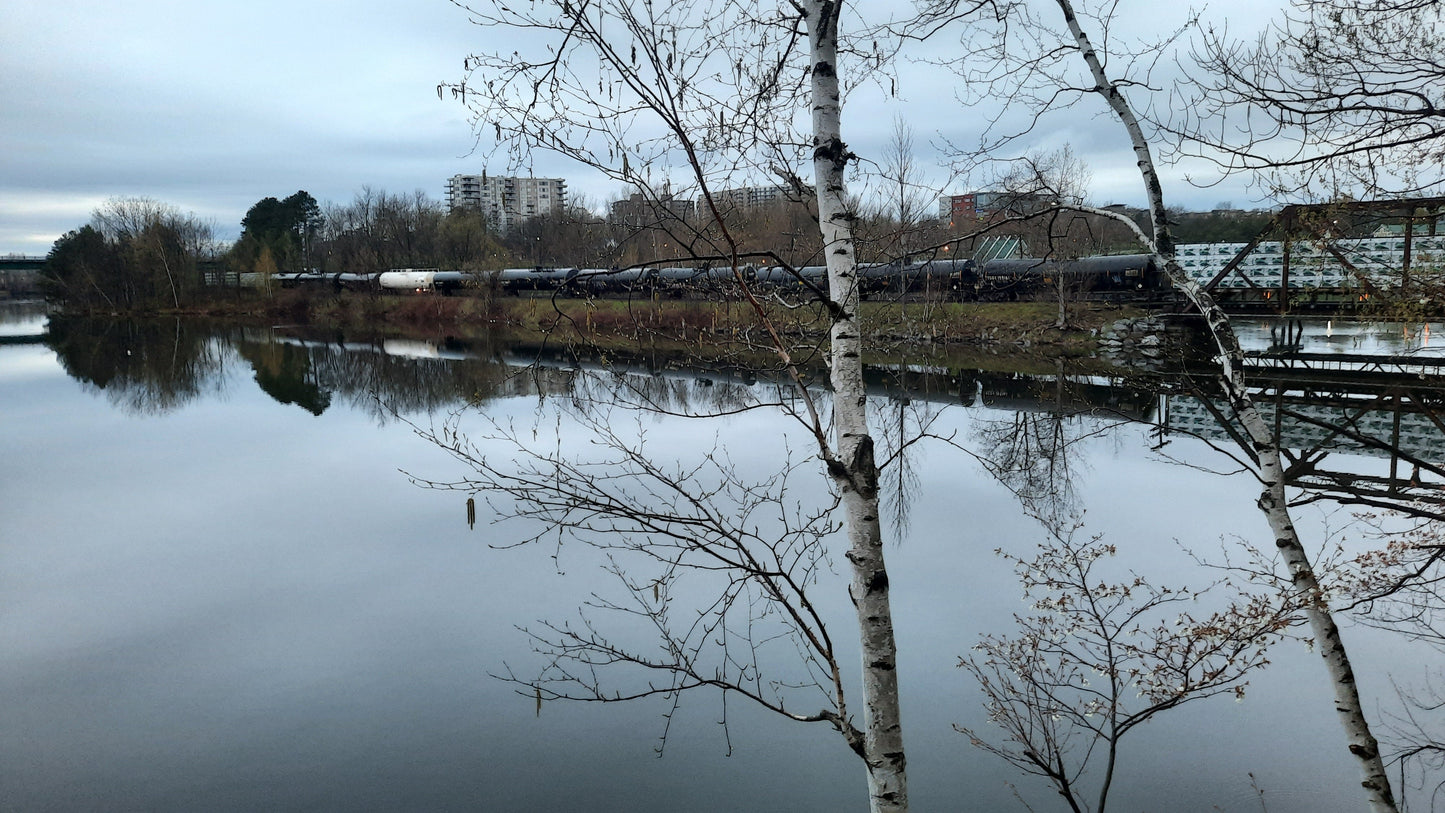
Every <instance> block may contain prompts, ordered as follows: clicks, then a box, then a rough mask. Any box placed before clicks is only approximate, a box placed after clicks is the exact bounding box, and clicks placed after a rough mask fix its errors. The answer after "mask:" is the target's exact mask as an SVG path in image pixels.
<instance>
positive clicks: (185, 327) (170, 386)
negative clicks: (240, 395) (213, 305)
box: [46, 316, 224, 415]
mask: <svg viewBox="0 0 1445 813" xmlns="http://www.w3.org/2000/svg"><path fill="white" fill-rule="evenodd" d="M212 336H213V332H212V331H211V330H209V329H207V328H206V327H204V326H202V325H199V324H197V323H195V322H191V321H188V320H183V319H167V320H138V319H109V320H99V319H83V318H72V317H63V316H53V317H51V319H50V332H49V336H48V338H47V340H46V342H47V344H48V345H49V346H50V348H51V349H52V350H54V351H55V354H56V356H57V357H58V358H59V360H60V364H61V366H62V367H64V368H65V371H66V373H67V374H69V375H70V376H71V377H72V378H75V379H76V380H78V381H81V382H84V383H85V384H87V385H89V386H91V387H94V388H95V389H96V390H99V391H101V392H103V393H104V394H105V395H106V397H107V399H109V400H110V402H111V403H112V404H114V405H115V406H117V407H119V408H120V409H123V410H125V411H127V412H132V413H137V414H148V415H153V414H160V413H164V412H169V411H171V410H174V409H178V408H180V407H182V406H185V405H186V404H188V403H190V402H192V401H193V400H195V399H196V398H197V397H199V396H200V395H202V394H203V393H205V392H208V391H214V390H216V389H219V388H220V386H221V382H222V377H221V371H222V369H223V355H224V354H223V352H222V346H221V345H220V344H218V343H217V342H215V341H213V339H212Z"/></svg>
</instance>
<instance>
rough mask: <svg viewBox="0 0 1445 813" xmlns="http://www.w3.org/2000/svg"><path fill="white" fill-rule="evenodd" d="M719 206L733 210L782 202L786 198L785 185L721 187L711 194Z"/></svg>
mask: <svg viewBox="0 0 1445 813" xmlns="http://www.w3.org/2000/svg"><path fill="white" fill-rule="evenodd" d="M713 199H714V200H716V201H717V204H718V206H719V207H721V208H723V209H730V210H733V211H737V210H740V209H742V210H747V209H757V208H760V207H763V206H771V205H773V204H776V203H784V202H786V201H787V200H788V188H787V187H786V186H744V187H739V188H737V189H722V190H719V191H717V192H716V193H714V194H713Z"/></svg>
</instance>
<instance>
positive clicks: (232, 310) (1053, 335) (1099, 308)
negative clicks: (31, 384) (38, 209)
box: [135, 290, 1142, 355]
mask: <svg viewBox="0 0 1445 813" xmlns="http://www.w3.org/2000/svg"><path fill="white" fill-rule="evenodd" d="M1059 314H1060V308H1059V303H1058V302H982V303H980V302H925V301H894V300H880V301H870V302H865V303H863V306H862V319H861V322H862V325H863V329H864V330H865V332H866V334H867V336H868V338H869V340H870V344H871V345H872V346H873V347H875V348H879V349H882V350H886V351H891V350H894V349H899V350H906V349H908V348H946V347H959V348H967V347H972V348H994V349H1000V350H1008V351H1010V352H1015V351H1020V350H1031V349H1032V350H1038V351H1039V352H1048V353H1052V354H1057V353H1065V354H1079V355H1083V354H1088V353H1092V352H1094V351H1095V350H1096V349H1097V348H1098V343H1099V341H1100V339H1101V337H1104V336H1105V335H1106V334H1107V332H1108V330H1109V329H1110V325H1112V324H1114V323H1116V322H1118V321H1120V320H1127V319H1133V318H1137V317H1139V316H1141V315H1142V311H1139V310H1137V309H1134V308H1128V307H1119V306H1114V305H1109V304H1106V303H1097V302H1080V303H1068V304H1066V306H1065V308H1064V315H1065V323H1064V326H1063V327H1059ZM135 315H189V316H204V317H209V318H221V319H235V320H238V321H243V322H248V323H253V324H268V323H269V324H285V325H306V326H311V327H316V328H335V329H337V330H342V331H346V332H348V333H356V332H360V331H369V332H375V333H385V334H392V335H400V336H410V337H417V338H440V337H447V336H455V337H467V336H476V335H480V334H484V333H486V334H493V335H502V336H507V337H512V338H516V339H519V340H523V341H531V340H536V339H540V338H548V339H551V340H554V341H563V342H585V343H590V344H599V345H604V346H605V345H608V344H617V345H619V346H621V345H634V346H635V345H636V344H637V343H639V342H644V343H647V344H649V345H653V346H662V345H675V346H678V347H694V346H707V347H712V348H719V349H721V348H728V347H731V348H733V349H745V348H763V347H765V346H766V345H767V344H768V342H769V335H770V333H772V332H776V333H777V334H778V335H779V336H781V337H783V338H784V340H785V341H788V342H797V343H799V344H802V345H806V344H821V343H822V342H823V341H825V340H826V336H827V331H828V322H827V315H826V312H825V311H824V309H823V308H821V307H818V306H813V305H796V304H790V303H785V302H783V301H781V300H776V299H774V300H767V301H765V302H764V314H763V315H760V314H759V313H758V312H757V310H756V309H755V308H754V307H753V306H752V305H751V304H749V303H747V302H744V301H721V302H712V301H687V300H674V299H653V298H638V299H584V298H562V297H548V296H536V297H479V296H376V295H369V294H359V293H347V292H343V293H340V294H318V293H316V292H311V291H300V290H286V291H278V292H276V293H275V294H274V295H271V296H255V295H250V296H246V295H240V296H227V297H218V298H215V299H212V300H210V301H207V302H203V303H197V304H195V305H193V306H190V307H185V308H181V309H173V310H168V311H164V312H159V313H149V314H135Z"/></svg>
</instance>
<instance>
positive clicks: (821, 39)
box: [801, 0, 908, 811]
mask: <svg viewBox="0 0 1445 813" xmlns="http://www.w3.org/2000/svg"><path fill="white" fill-rule="evenodd" d="M801 8H802V10H803V15H804V18H805V20H804V21H805V22H806V24H807V27H808V43H809V46H810V51H809V57H810V58H809V64H810V66H811V76H812V88H811V93H812V105H813V146H814V154H813V172H814V183H815V184H816V187H817V193H818V222H819V227H820V229H821V231H822V237H823V251H824V254H825V255H826V257H827V264H828V290H829V292H830V297H831V299H832V306H833V326H832V332H831V336H830V338H831V344H830V357H829V373H830V376H831V379H832V384H833V416H834V417H833V421H834V426H835V431H836V433H837V453H836V456H835V457H834V458H833V459H831V460H829V461H828V470H829V474H830V475H831V476H832V477H833V479H834V480H835V481H836V482H837V483H838V486H839V488H840V489H841V491H842V495H843V506H844V512H845V518H846V521H847V529H848V543H849V548H848V562H849V563H850V564H851V565H852V569H853V581H852V587H851V590H850V592H851V595H852V598H853V604H854V607H855V608H856V609H857V613H858V630H859V636H860V639H861V643H862V656H863V702H864V707H865V708H864V726H863V732H864V742H863V744H862V751H861V753H862V756H863V759H864V761H865V762H866V763H867V765H868V795H869V800H870V804H871V809H872V810H874V811H905V810H907V809H908V783H907V780H906V775H905V771H904V756H903V726H902V721H901V717H900V713H899V703H898V669H897V648H896V646H895V644H894V638H893V616H892V611H891V610H890V608H889V590H888V571H887V569H886V568H885V567H884V562H883V533H882V528H881V526H880V524H879V516H878V468H877V465H876V463H875V461H874V458H873V438H872V436H871V435H870V434H869V432H868V411H867V410H868V401H867V396H866V394H865V390H864V388H863V357H862V352H861V340H860V336H859V327H858V277H857V261H856V257H855V255H854V251H853V218H854V215H853V212H851V211H850V210H849V209H848V204H847V194H846V187H845V185H844V177H843V173H844V170H845V169H846V168H847V165H848V160H849V158H850V157H851V156H850V155H849V153H848V150H847V147H846V146H845V145H844V143H843V138H842V101H841V95H840V92H839V86H838V71H837V64H838V14H839V11H840V8H841V6H840V3H839V2H836V1H835V0H805V2H803V3H802V4H801Z"/></svg>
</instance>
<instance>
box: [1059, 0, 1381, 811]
mask: <svg viewBox="0 0 1445 813" xmlns="http://www.w3.org/2000/svg"><path fill="white" fill-rule="evenodd" d="M1057 2H1058V4H1059V9H1060V10H1061V11H1062V12H1063V14H1064V21H1065V22H1066V23H1067V24H1068V26H1069V32H1070V33H1071V34H1072V35H1073V37H1074V41H1075V42H1076V43H1077V45H1078V47H1079V53H1080V54H1081V55H1082V56H1083V58H1084V61H1085V62H1086V63H1087V64H1088V66H1089V71H1090V73H1091V74H1092V75H1093V78H1094V82H1095V90H1096V92H1098V93H1099V94H1100V95H1102V96H1103V97H1104V99H1105V100H1106V101H1107V102H1108V103H1109V107H1110V108H1111V109H1112V110H1113V111H1114V113H1115V114H1116V115H1117V116H1118V117H1119V120H1120V122H1122V123H1123V125H1124V128H1125V129H1126V130H1128V132H1129V140H1130V143H1131V144H1132V145H1133V147H1134V154H1135V156H1136V157H1137V158H1138V162H1139V172H1140V174H1141V175H1142V176H1143V178H1144V186H1145V190H1146V191H1147V193H1148V196H1149V212H1150V215H1151V218H1152V220H1153V223H1154V239H1153V241H1152V244H1153V246H1154V252H1155V253H1156V254H1158V255H1159V256H1160V258H1161V259H1162V260H1163V261H1164V268H1165V272H1166V273H1167V274H1168V275H1169V279H1170V281H1171V282H1173V283H1174V287H1176V288H1178V289H1179V290H1180V291H1181V292H1183V294H1184V295H1185V297H1187V298H1188V299H1189V301H1190V302H1191V303H1193V304H1194V306H1195V307H1196V308H1198V309H1199V312H1200V314H1201V315H1202V316H1203V317H1204V320H1205V323H1206V324H1207V325H1208V327H1209V334H1210V337H1211V338H1212V339H1213V341H1214V344H1215V347H1216V349H1217V351H1218V357H1217V358H1218V361H1219V364H1220V379H1221V381H1222V383H1223V384H1224V388H1225V393H1226V395H1227V397H1228V398H1229V403H1230V406H1231V407H1232V408H1233V409H1234V412H1235V414H1236V415H1238V416H1239V419H1240V422H1241V423H1242V424H1243V425H1244V429H1245V432H1246V434H1248V436H1249V439H1250V442H1251V443H1252V444H1253V447H1254V448H1253V452H1254V454H1255V456H1256V458H1257V459H1258V461H1259V478H1260V481H1261V482H1262V483H1263V484H1264V489H1263V492H1262V493H1261V494H1260V497H1259V508H1260V510H1261V511H1263V512H1264V515H1265V517H1266V519H1267V520H1268V522H1269V527H1270V530H1271V531H1272V532H1273V533H1274V540H1275V546H1276V547H1277V548H1278V549H1279V551H1280V555H1281V556H1283V557H1284V560H1285V564H1286V567H1287V568H1288V569H1289V575H1290V580H1291V582H1292V583H1293V586H1294V589H1295V590H1296V591H1298V593H1299V594H1300V595H1301V596H1302V597H1303V598H1304V606H1305V617H1306V619H1307V620H1308V621H1309V624H1310V629H1311V631H1312V632H1313V633H1314V637H1315V642H1316V646H1317V647H1319V652H1320V655H1321V656H1322V657H1323V658H1324V661H1325V668H1326V670H1327V671H1328V673H1329V676H1330V684H1331V686H1332V688H1333V690H1334V696H1335V710H1336V711H1337V712H1338V713H1339V718H1340V722H1341V723H1343V724H1344V727H1345V736H1346V739H1347V740H1348V742H1349V751H1350V753H1351V754H1353V755H1354V756H1355V758H1356V759H1357V760H1358V761H1359V765H1360V771H1361V774H1362V776H1363V780H1362V782H1361V786H1362V787H1363V788H1364V789H1365V794H1366V799H1367V801H1368V804H1369V806H1370V809H1371V810H1373V811H1377V813H1382V812H1383V811H1394V810H1395V799H1394V795H1393V794H1392V793H1391V790H1390V780H1389V777H1388V776H1387V775H1386V773H1385V764H1384V761H1383V760H1382V759H1381V758H1380V746H1379V744H1378V743H1377V742H1376V741H1375V737H1374V735H1373V734H1371V733H1370V725H1369V722H1368V721H1367V720H1366V719H1365V714H1364V708H1363V706H1361V704H1360V692H1359V687H1358V686H1357V685H1356V683H1355V673H1354V670H1353V669H1352V668H1351V666H1350V660H1349V656H1348V654H1347V653H1346V652H1345V645H1344V642H1343V641H1342V640H1341V639H1340V630H1339V627H1338V626H1336V625H1335V619H1334V615H1333V613H1331V612H1330V607H1329V604H1328V603H1327V602H1326V601H1325V599H1324V596H1323V595H1322V594H1321V592H1320V585H1319V581H1318V579H1317V578H1316V577H1315V572H1314V566H1313V565H1312V564H1311V563H1310V558H1309V553H1308V551H1306V550H1305V548H1304V545H1302V544H1300V539H1299V534H1298V532H1296V530H1295V527H1294V520H1293V519H1292V518H1291V517H1290V512H1289V503H1288V501H1287V498H1286V495H1285V477H1284V466H1283V464H1282V463H1281V461H1280V453H1279V445H1278V442H1277V439H1276V438H1275V436H1274V433H1273V431H1271V430H1270V428H1269V424H1268V423H1267V422H1265V420H1264V418H1263V417H1261V416H1260V414H1259V410H1258V409H1256V408H1255V405H1254V399H1252V398H1251V397H1250V395H1249V390H1248V388H1247V387H1246V384H1245V380H1244V353H1243V351H1242V350H1241V349H1240V346H1239V337H1238V336H1236V335H1235V333H1234V327H1233V326H1232V325H1231V324H1230V322H1229V317H1228V316H1227V315H1226V314H1225V313H1224V311H1223V310H1222V309H1220V307H1219V305H1218V304H1217V303H1216V302H1215V301H1214V298H1213V297H1211V296H1210V295H1209V293H1208V292H1207V291H1205V290H1204V289H1203V288H1201V287H1200V286H1199V285H1198V284H1197V283H1195V282H1194V280H1192V279H1190V277H1189V275H1188V274H1187V273H1185V271H1184V269H1182V268H1181V267H1180V266H1179V264H1178V263H1177V262H1175V260H1174V240H1173V238H1172V237H1171V236H1170V234H1169V224H1168V222H1167V220H1166V218H1165V213H1164V193H1163V189H1162V187H1161V185H1160V183H1159V175H1158V173H1157V172H1156V171H1155V168H1154V159H1153V155H1152V153H1151V151H1150V149H1149V142H1148V140H1147V139H1145V137H1144V130H1143V128H1142V127H1140V126H1139V120H1138V119H1137V118H1136V117H1135V116H1134V111H1133V110H1132V108H1130V106H1129V102H1128V100H1127V99H1125V98H1124V95H1123V94H1122V93H1120V92H1119V89H1118V87H1117V86H1115V85H1114V83H1113V82H1112V81H1110V79H1109V77H1108V76H1107V74H1106V73H1105V72H1104V67H1103V64H1102V62H1101V61H1100V60H1099V55H1098V53H1097V52H1096V51H1095V50H1094V47H1093V45H1092V44H1090V42H1089V38H1088V35H1087V34H1085V33H1084V30H1083V28H1082V27H1081V26H1080V25H1079V21H1078V18H1077V17H1076V16H1075V14H1074V9H1073V6H1072V3H1071V2H1070V0H1057ZM1141 236H1142V235H1141Z"/></svg>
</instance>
